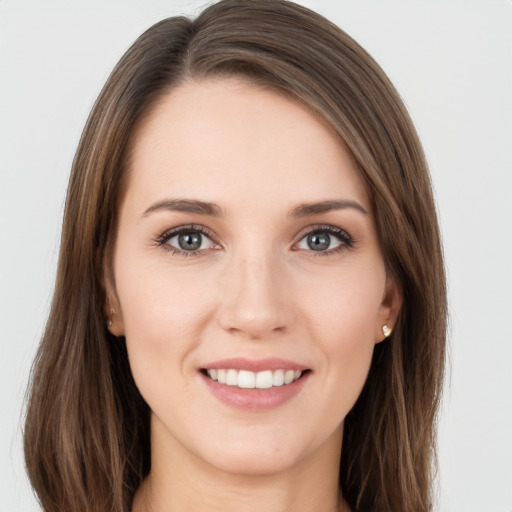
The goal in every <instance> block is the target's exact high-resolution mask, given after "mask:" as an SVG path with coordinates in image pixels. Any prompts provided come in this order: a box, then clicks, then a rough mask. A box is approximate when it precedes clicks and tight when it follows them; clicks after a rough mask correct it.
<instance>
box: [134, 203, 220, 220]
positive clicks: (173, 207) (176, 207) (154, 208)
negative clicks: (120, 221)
mask: <svg viewBox="0 0 512 512" xmlns="http://www.w3.org/2000/svg"><path fill="white" fill-rule="evenodd" d="M159 211H173V212H182V213H196V214H198V215H208V216H210V217H222V216H223V215H224V212H223V211H222V208H221V207H220V206H218V205H217V204H215V203H208V202H205V201H199V200H196V199H163V200H162V201H158V202H156V203H155V204H152V205H151V206H150V207H149V208H148V209H147V210H146V211H145V212H144V213H143V214H142V216H143V217H147V216H148V215H150V214H151V213H154V212H159Z"/></svg>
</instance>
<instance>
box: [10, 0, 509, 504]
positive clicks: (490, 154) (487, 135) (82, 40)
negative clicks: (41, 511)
mask: <svg viewBox="0 0 512 512" xmlns="http://www.w3.org/2000/svg"><path fill="white" fill-rule="evenodd" d="M300 3H302V4H304V5H306V6H308V7H311V8H313V9H315V10H317V11H318V12H320V13H321V14H324V15H325V16H327V17H328V18H330V19H331V20H332V21H334V22H335V23H337V24H338V25H339V26H341V27H342V28H343V29H344V30H345V31H347V32H348V33H349V34H350V35H351V36H353V37H354V38H355V39H356V40H357V41H359V42H360V43H361V44H362V45H363V46H364V47H365V48H366V49H367V50H368V51H369V52H370V53H371V54H372V55H373V56H374V57H375V59H376V60H377V61H378V62H379V63H380V64H381V66H382V67H383V68H384V70H385V71H386V73H388V75H389V76H390V78H391V80H392V81H393V82H394V84H395V85H396V87H397V88H398V90H399V92H400V94H401V95H402V97H403V98H404V100H405V103H406V105H407V106H408V108H409V110H410V113H411V115H412V117H413V120H414V121H415V123H416V125H417V128H418V131H419V133H420V136H421V138H422V141H423V143H424V147H425V150H426V153H427V157H428V160H429V162H430V166H431V172H432V177H433V182H434V189H435V194H436V198H437V203H438V208H439V214H440V218H441V225H442V232H443V238H444V246H445V254H446V263H447V270H448V281H449V293H450V312H451V330H450V360H451V362H450V367H449V371H448V374H447V386H446V393H445V399H444V405H443V412H442V416H441V420H440V425H439V427H440V430H439V435H440V438H439V440H440V472H439V478H438V504H437V510H439V511H441V512H481V511H485V512H512V371H511V368H512V364H511V362H512V340H511V335H510V332H511V328H510V322H511V321H512V229H511V227H512V200H511V196H512V2H511V1H510V0H479V1H476V0H460V1H456V0H447V1H441V0H433V1H428V0H402V1H399V0H374V1H371V0H338V1H334V0H331V1H328V0H309V1H307V0H303V1H301V2H300ZM203 5H205V2H204V1H202V0H197V1H192V0H189V1H184V0H183V1H178V0H167V1H163V0H144V1H143V0H123V1H120V0H115V1H113V0H110V1H100V0H89V1H77V0H61V1H57V0H53V1H52V0H50V1H48V0H47V1H44V2H43V1H40V0H0V393H1V394H0V407H1V409H0V410H1V415H0V512H35V511H37V510H38V506H37V502H36V500H35V499H34V497H33V496H32V493H31V490H30V486H29V484H28V481H27V478H26V476H25V472H24V467H23V455H22V448H21V423H22V422H21V419H22V415H23V409H22V407H23V399H24V392H25V388H26V383H27V380H28V375H29V368H30V364H31V361H32V358H33V356H34V352H35V350H36V346H37V344H38V340H39V338H40V335H41V332H42V329H43V327H44V323H45V319H46V315H47V313H48V307H49V303H50V298H51V293H52V286H53V281H54V276H55V268H56V263H57V251H58V245H59V232H60V223H61V217H62V210H63V203H64V195H65V190H66V184H67V179H68V174H69V169H70V165H71V160H72V158H73V154H74V151H75V148H76V145H77V142H78V138H79V135H80V133H81V130H82V127H83V125H84V123H85V120H86V117H87V114H88V112H89V110H90V108H91V106H92V103H93V101H94V99H95V97H96V95H97V94H98V92H99V91H100V88H101V86H102V85H103V83H104V81H105V80H106V78H107V76H108V73H109V72H110V70H111V69H112V67H113V66H114V64H115V63H116V61H117V60H118V59H119V57H120V56H121V55H122V53H123V52H124V51H125V50H126V49H127V48H128V46H129V45H130V44H131V43H132V42H133V40H134V39H135V38H136V37H137V36H138V35H139V34H140V33H141V32H142V31H143V30H144V29H146V28H147V27H149V26H150V25H151V24H153V23H154V22H156V21H158V20H160V19H162V18H164V17H168V16H171V15H175V14H181V13H185V14H194V13H197V12H198V10H199V8H200V7H201V6H203ZM425 250H427V251H428V247H426V248H425Z"/></svg>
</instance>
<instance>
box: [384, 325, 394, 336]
mask: <svg viewBox="0 0 512 512" xmlns="http://www.w3.org/2000/svg"><path fill="white" fill-rule="evenodd" d="M392 331H393V329H391V328H390V327H389V325H388V324H384V325H383V326H382V334H384V336H385V337H386V338H387V337H388V336H389V335H390V334H391V332H392Z"/></svg>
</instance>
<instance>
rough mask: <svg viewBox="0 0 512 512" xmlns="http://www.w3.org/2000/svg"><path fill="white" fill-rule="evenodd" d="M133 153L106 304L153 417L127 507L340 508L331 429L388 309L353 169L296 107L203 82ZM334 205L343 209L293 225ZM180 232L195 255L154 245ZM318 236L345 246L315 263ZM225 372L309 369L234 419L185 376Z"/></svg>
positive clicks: (338, 434)
mask: <svg viewBox="0 0 512 512" xmlns="http://www.w3.org/2000/svg"><path fill="white" fill-rule="evenodd" d="M131 156H132V158H131V170H130V176H129V180H128V186H127V189H126V192H125V194H124V197H123V198H122V201H121V203H120V210H119V225H118V233H117V239H116V246H115V252H114V265H113V269H114V276H113V279H111V281H112V283H113V284H111V285H109V286H108V287H107V289H108V290H109V293H108V295H109V297H110V298H109V302H110V303H109V304H108V305H106V307H108V308H110V307H113V308H114V310H115V314H114V315H113V317H112V321H113V323H112V326H111V327H110V330H111V331H112V332H113V333H114V334H115V335H125V336H126V343H127V347H128V354H129V359H130V365H131V368H132V372H133V375H134V378H135V381H136V383H137V386H138V387H139V389H140V391H141V393H142V395H143V397H144V398H145V400H146V401H147V403H148V404H149V406H150V408H151V411H152V415H151V446H152V454H151V456H152V469H151V473H150V475H149V476H148V478H147V479H146V480H145V482H144V483H143V485H142V487H141V488H140V489H139V492H138V493H137V495H136V499H135V502H134V506H133V510H134V511H136V512H141V511H149V510H151V511H152V512H159V511H164V510H165V511H170V510H179V511H189V510H190V511H197V510H203V511H214V510H223V511H237V512H240V511H242V512H248V511H256V510H257V511H258V512H259V511H260V510H266V511H271V512H284V511H289V510H295V511H301V512H306V511H319V510H325V511H334V510H342V509H343V504H344V502H343V499H342V497H341V496H340V495H339V490H338V481H337V475H338V469H339V458H340V453H341V448H342V446H341V445H342V432H343V419H344V417H345V415H346V414H347V413H348V412H349V410H350V409H351V407H352V406H353V405H354V403H355V401H356V400H357V397H358V395H359V393H360V391H361V389H362V386H363V384H364V382H365V379H366V376H367V373H368V369H369V365H370V361H371V356H372V352H373V348H374V346H375V344H376V343H378V342H380V341H382V340H383V339H384V335H383V333H382V325H383V324H387V325H389V326H390V327H392V326H393V325H394V322H395V320H396V316H397V314H398V310H399V308H400V304H401V298H400V295H399V292H398V290H397V287H396V286H395V285H394V283H393V282H392V281H391V279H390V278H388V276H387V275H386V269H385V266H384V262H383V257H382V254H381V250H380V247H379V243H378V238H377V233H376V229H375V223H374V220H373V214H372V212H371V208H370V202H369V199H368V195H367V191H366V189H365V186H364V184H363V182H362V180H361V178H360V177H359V174H358V172H357V169H356V166H355V164H354V162H353V160H352V157H351V155H350V154H349V152H348V150H347V149H346V147H345V146H344V144H343V143H342V142H341V141H340V139H339V138H338V137H337V136H336V134H335V133H334V132H333V131H332V130H331V129H330V128H329V127H327V126H326V125H325V124H324V123H323V122H322V121H321V120H320V119H319V118H318V117H316V116H314V115H313V114H312V113H311V112H310V111H309V110H307V109H306V108H305V107H304V106H302V105H301V104H300V103H298V102H297V101H296V100H294V99H290V98H288V97H285V96H284V95H280V94H277V93H275V92H271V91H268V90H265V89H263V88H261V87H257V86H253V85H251V84H249V83H246V82H244V81H241V80H239V79H217V80H207V81H201V82H193V81H190V82H187V83H186V84H184V85H182V86H180V87H179V88H178V89H175V90H173V91H172V92H171V93H169V94H168V95H167V96H165V97H164V98H163V99H162V100H161V101H160V102H159V104H158V105H157V106H156V108H155V109H154V110H153V111H152V113H151V114H150V115H148V116H147V117H146V119H145V120H144V122H142V123H141V124H140V125H139V127H138V129H137V131H136V132H135V134H134V137H133V143H132V155H131ZM169 199H187V200H191V201H195V200H199V201H203V202H208V203H215V204H216V205H218V207H219V211H220V213H221V214H222V215H221V216H211V215H206V214H205V213H204V212H203V213H201V212H184V211H175V210H172V209H169V208H165V207H158V205H159V204H160V206H162V205H161V202H162V201H167V200H169ZM332 200H336V201H338V200H342V201H351V202H352V203H353V204H352V205H351V206H348V207H347V206H346V207H343V208H336V209H332V210H329V211H325V212H317V213H314V214H311V215H304V216H293V215H290V212H292V211H293V210H294V209H295V208H297V206H299V205H301V204H304V203H317V202H323V201H332ZM155 205H157V206H155ZM355 205H358V206H360V207H361V209H359V207H358V206H355ZM148 210H149V211H148ZM362 210H364V211H362ZM145 212H146V213H145ZM309 213H311V212H309ZM190 224H193V225H194V227H195V228H197V226H204V227H206V228H207V229H208V230H209V233H210V234H211V236H210V239H208V238H203V239H202V243H203V246H202V247H203V248H202V249H201V250H199V251H198V252H195V253H194V254H189V255H184V254H182V253H176V252H175V251H176V247H179V244H178V240H177V238H176V236H175V237H174V238H171V239H170V240H167V241H163V240H162V234H163V233H165V232H166V231H168V230H170V229H173V228H176V227H179V226H183V225H185V226H186V225H190ZM325 226H333V227H334V228H338V229H341V230H344V231H345V232H346V233H348V234H349V235H350V237H351V239H353V243H352V244H350V243H347V240H346V239H342V240H338V238H336V237H335V236H333V235H331V236H330V240H331V241H330V245H329V249H327V250H325V251H314V250H312V249H311V248H310V245H308V243H307V233H308V232H310V231H312V230H314V229H318V228H319V227H320V228H325ZM320 234H322V233H320ZM340 242H341V243H340ZM172 245H174V246H175V247H174V248H173V247H172ZM336 249H340V250H336ZM114 283H115V284H114ZM230 357H246V358H250V359H262V358H267V357H280V358H285V359H290V360H292V361H295V362H298V363H300V364H302V365H304V366H306V367H307V368H309V369H310V370H311V371H310V373H309V375H308V378H307V380H306V381H305V384H304V386H303V388H302V390H301V391H300V393H299V394H297V395H296V396H294V397H293V398H292V399H291V400H289V401H287V402H285V403H284V404H282V405H280V406H279V407H276V408H273V409H271V410H266V411H253V410H246V409H237V408H234V407H232V406H229V405H226V404H225V403H223V402H221V401H219V400H218V399H217V398H216V397H215V396H214V395H213V394H212V393H211V392H210V390H209V389H208V386H206V385H205V383H204V376H202V375H201V374H200V372H199V369H200V368H203V367H205V366H206V365H207V363H208V362H211V361H215V360H219V359H224V358H230ZM319 507H322V508H319ZM344 510H348V508H346V509H344Z"/></svg>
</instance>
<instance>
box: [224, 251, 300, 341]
mask: <svg viewBox="0 0 512 512" xmlns="http://www.w3.org/2000/svg"><path fill="white" fill-rule="evenodd" d="M282 266H283V265H282V264H280V263H279V262H278V261H276V259H275V258H272V256H271V255H257V256H251V257H249V258H247V257H245V258H244V257H242V258H239V259H238V260H236V261H232V262H231V263H230V265H229V266H228V268H226V271H225V273H224V276H223V278H222V279H223V286H221V287H219V288H220V290H221V297H220V301H221V304H220V306H219V309H218V318H219V322H220V325H221V327H222V328H223V329H224V330H226V331H228V332H229V333H231V334H234V335H239V336H243V337H245V338H247V339H251V340H263V339H268V338H271V337H273V336H275V335H276V334H277V333H283V332H286V331H288V330H289V329H290V327H291V326H292V325H293V322H294V314H293V300H292V297H291V294H290V291H289V289H288V288H287V286H286V279H285V272H284V269H283V268H282Z"/></svg>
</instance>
